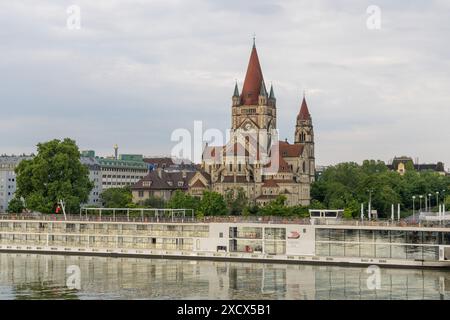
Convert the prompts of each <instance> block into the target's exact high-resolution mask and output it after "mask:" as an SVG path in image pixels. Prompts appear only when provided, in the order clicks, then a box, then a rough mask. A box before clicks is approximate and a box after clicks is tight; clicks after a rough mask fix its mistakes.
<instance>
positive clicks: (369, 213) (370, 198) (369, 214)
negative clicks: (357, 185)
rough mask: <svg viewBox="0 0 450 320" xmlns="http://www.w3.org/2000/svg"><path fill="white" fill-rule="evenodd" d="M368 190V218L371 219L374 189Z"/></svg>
mask: <svg viewBox="0 0 450 320" xmlns="http://www.w3.org/2000/svg"><path fill="white" fill-rule="evenodd" d="M367 192H369V208H368V218H369V220H371V218H372V192H373V189H367Z"/></svg>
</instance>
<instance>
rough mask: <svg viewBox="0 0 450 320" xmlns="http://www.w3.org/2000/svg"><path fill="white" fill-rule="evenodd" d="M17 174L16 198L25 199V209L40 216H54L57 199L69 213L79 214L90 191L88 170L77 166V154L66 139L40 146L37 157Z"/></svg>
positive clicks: (20, 168)
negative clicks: (45, 214) (63, 203)
mask: <svg viewBox="0 0 450 320" xmlns="http://www.w3.org/2000/svg"><path fill="white" fill-rule="evenodd" d="M16 173H17V191H16V196H17V197H19V198H20V197H21V198H23V199H25V204H26V207H27V208H29V209H31V210H35V211H38V212H42V213H52V212H54V209H55V207H56V205H57V202H58V201H59V200H60V199H62V200H64V201H65V204H66V211H67V212H68V213H74V212H78V210H79V207H80V204H81V203H85V202H87V201H88V197H89V193H90V191H91V190H92V188H93V184H92V183H91V182H90V181H89V170H88V169H87V168H86V167H85V166H84V165H83V164H82V163H81V162H80V151H79V150H78V147H77V145H76V143H75V141H73V140H71V139H68V138H66V139H64V140H63V141H60V140H56V139H55V140H52V141H49V142H45V143H39V144H38V145H37V155H36V156H35V157H34V158H33V159H31V160H23V161H22V162H20V164H19V165H18V166H17V168H16Z"/></svg>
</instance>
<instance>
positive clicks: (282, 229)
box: [0, 209, 450, 268]
mask: <svg viewBox="0 0 450 320" xmlns="http://www.w3.org/2000/svg"><path fill="white" fill-rule="evenodd" d="M92 210H94V212H97V214H96V215H93V214H88V211H87V210H86V211H85V214H84V213H80V215H79V216H78V215H77V216H62V215H57V216H56V215H39V216H30V215H28V216H27V215H15V216H11V215H1V216H0V252H33V253H45V254H48V253H54V254H74V255H107V256H135V257H153V258H155V257H156V258H187V259H215V260H229V261H233V260H235V261H258V262H273V263H314V264H343V265H380V266H381V265H387V266H399V267H439V268H449V267H450V225H448V224H447V223H446V221H448V220H440V221H419V222H417V223H408V222H407V221H357V220H350V221H348V220H343V219H340V218H339V211H326V210H324V211H317V212H311V217H310V218H309V219H282V218H279V217H278V218H275V217H209V218H204V219H195V218H194V217H191V216H188V215H186V211H184V210H178V211H176V210H169V209H163V210H158V209H152V210H153V211H152V210H149V209H145V211H144V210H143V209H135V210H138V211H137V212H132V211H131V210H133V209H124V210H127V214H126V215H120V212H119V210H120V209H117V211H116V209H114V213H113V215H111V212H109V215H106V213H105V212H103V215H102V210H99V209H92ZM105 210H106V209H105ZM109 211H111V210H109ZM149 211H150V212H149ZM180 212H182V214H180ZM133 213H134V214H133Z"/></svg>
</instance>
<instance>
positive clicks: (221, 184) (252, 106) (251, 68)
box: [189, 43, 315, 206]
mask: <svg viewBox="0 0 450 320" xmlns="http://www.w3.org/2000/svg"><path fill="white" fill-rule="evenodd" d="M231 122H232V123H231V129H232V136H231V137H232V138H231V141H230V142H228V144H227V145H226V146H214V147H212V146H207V147H206V148H205V150H204V152H203V158H202V164H201V170H200V171H199V172H197V174H196V175H195V176H194V177H193V178H192V179H191V180H190V183H189V192H190V193H191V194H193V195H201V193H202V192H203V190H205V189H210V190H213V191H216V192H219V193H221V194H226V193H228V192H230V191H235V192H236V191H237V190H238V189H240V190H243V191H244V192H245V194H246V196H247V198H248V199H249V201H251V202H253V203H255V204H258V205H262V206H264V205H266V204H267V203H269V202H270V201H273V200H274V199H275V198H276V197H277V196H278V195H284V196H286V199H287V204H288V205H298V204H300V205H308V204H309V203H310V186H311V183H312V182H313V181H314V176H315V158H314V130H313V124H312V119H311V115H310V113H309V110H308V106H307V103H306V99H305V97H303V101H302V103H301V105H300V109H299V113H298V115H297V121H296V126H295V134H294V143H289V142H287V140H286V141H279V143H278V147H279V149H278V153H279V155H278V157H279V161H278V166H277V169H276V171H275V172H271V173H270V174H267V173H265V171H264V168H265V165H264V164H263V163H260V162H258V160H259V157H256V161H249V158H250V157H251V156H252V153H253V151H252V150H251V148H249V146H248V144H246V143H245V142H244V143H243V142H242V141H241V142H239V141H237V139H235V138H234V135H233V132H256V133H258V132H261V131H264V132H267V133H268V141H267V142H266V145H267V146H269V145H270V144H271V143H273V142H272V141H271V139H272V137H273V135H272V134H271V132H274V130H275V129H276V128H277V100H276V98H275V93H274V88H273V86H272V85H271V86H270V89H269V90H267V87H266V83H265V82H264V77H263V73H262V69H261V65H260V62H259V58H258V52H257V50H256V46H255V44H254V43H253V47H252V51H251V55H250V60H249V63H248V67H247V73H246V76H245V80H244V85H243V87H242V91H241V92H240V91H239V87H238V85H237V83H236V85H235V88H234V93H233V96H232V117H231ZM237 144H239V146H242V149H243V150H244V152H243V153H237V152H236V150H237V149H238V148H239V146H237ZM267 150H268V149H267ZM230 151H231V153H230ZM254 159H255V158H254ZM266 166H267V164H266Z"/></svg>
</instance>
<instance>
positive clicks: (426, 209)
mask: <svg viewBox="0 0 450 320" xmlns="http://www.w3.org/2000/svg"><path fill="white" fill-rule="evenodd" d="M427 211H428V198H427V194H426V193H425V212H427Z"/></svg>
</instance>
